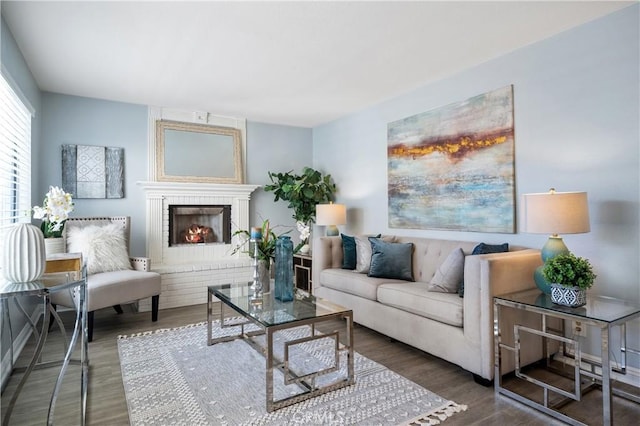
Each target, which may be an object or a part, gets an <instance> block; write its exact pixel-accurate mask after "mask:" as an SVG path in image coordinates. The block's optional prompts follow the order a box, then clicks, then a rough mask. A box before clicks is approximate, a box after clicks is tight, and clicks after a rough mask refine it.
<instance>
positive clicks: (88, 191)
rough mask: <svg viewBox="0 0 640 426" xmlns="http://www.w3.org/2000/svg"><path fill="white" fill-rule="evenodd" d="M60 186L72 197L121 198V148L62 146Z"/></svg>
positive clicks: (122, 149) (122, 150) (122, 183)
mask: <svg viewBox="0 0 640 426" xmlns="http://www.w3.org/2000/svg"><path fill="white" fill-rule="evenodd" d="M62 187H63V188H64V189H65V190H66V191H68V192H70V193H71V194H72V195H73V197H74V198H123V197H124V148H115V147H110V146H89V145H62Z"/></svg>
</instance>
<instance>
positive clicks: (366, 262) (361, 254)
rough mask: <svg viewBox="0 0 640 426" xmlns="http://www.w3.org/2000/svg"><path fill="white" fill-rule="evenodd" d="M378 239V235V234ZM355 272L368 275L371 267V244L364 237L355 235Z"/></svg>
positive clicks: (367, 238)
mask: <svg viewBox="0 0 640 426" xmlns="http://www.w3.org/2000/svg"><path fill="white" fill-rule="evenodd" d="M378 237H380V234H378ZM354 238H355V239H356V269H355V271H356V272H360V273H361V274H368V273H369V268H370V267H371V243H370V242H369V237H367V236H366V235H356V236H355V237H354Z"/></svg>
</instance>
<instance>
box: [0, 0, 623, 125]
mask: <svg viewBox="0 0 640 426" xmlns="http://www.w3.org/2000/svg"><path fill="white" fill-rule="evenodd" d="M633 3H635V2H613V1H599V2H595V1H570V2H521V1H518V2H515V1H512V2H506V1H500V2H479V1H467V2H458V1H454V2H452V1H449V2H431V1H423V2H398V1H387V2H361V1H349V2H345V1H339V2H323V1H317V2H310V1H298V2H232V1H217V2H214V1H200V2H184V1H172V2H152V1H142V2H131V1H128V2H127V1H121V2H60V1H45V2H31V1H28V2H18V1H6V0H5V1H2V3H1V6H0V7H1V8H2V15H3V16H4V18H5V20H6V22H7V24H8V26H9V28H10V30H11V32H12V33H13V35H14V37H15V39H16V41H17V43H18V46H19V47H20V50H21V51H22V53H23V55H24V57H25V59H26V61H27V63H28V65H29V68H30V69H31V71H32V73H33V76H34V77H35V79H36V81H37V82H38V85H39V86H40V88H41V89H42V90H44V91H50V92H57V93H64V94H70V95H77V96H86V97H91V98H99V99H108V100H114V101H123V102H131V103H137V104H145V105H154V106H164V107H170V108H180V109H187V110H193V111H206V112H212V113H214V114H219V115H229V116H236V117H245V118H247V119H249V120H252V121H261V122H268V123H279V124H288V125H295V126H304V127H313V126H316V125H318V124H322V123H326V122H328V121H331V120H334V119H336V118H339V117H341V116H344V115H346V114H349V113H352V112H354V111H358V110H361V109H363V108H366V107H368V106H371V105H374V104H376V103H379V102H381V101H383V100H386V99H389V98H392V97H394V96H397V95H399V94H402V93H405V92H408V91H410V90H412V89H414V88H416V87H420V86H422V85H424V84H426V83H429V82H431V81H434V80H438V79H442V78H444V77H447V76H449V75H451V74H453V73H456V72H459V71H461V70H464V69H466V68H469V67H472V66H474V65H476V64H479V63H482V62H485V61H488V60H490V59H492V58H495V57H497V56H499V55H502V54H504V53H506V52H509V51H513V50H515V49H518V48H520V47H522V46H525V45H528V44H531V43H533V42H536V41H538V40H541V39H544V38H547V37H550V36H552V35H554V34H557V33H559V32H561V31H564V30H566V29H569V28H571V27H574V26H577V25H580V24H582V23H584V22H588V21H591V20H593V19H596V18H598V17H600V16H603V15H606V14H609V13H611V12H613V11H615V10H618V9H621V8H623V7H626V6H628V5H630V4H633Z"/></svg>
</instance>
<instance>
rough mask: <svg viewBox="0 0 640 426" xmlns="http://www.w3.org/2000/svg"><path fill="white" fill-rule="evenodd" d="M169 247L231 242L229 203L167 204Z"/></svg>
mask: <svg viewBox="0 0 640 426" xmlns="http://www.w3.org/2000/svg"><path fill="white" fill-rule="evenodd" d="M168 237H169V247H174V246H181V245H194V244H231V206H230V205H175V204H174V205H169V233H168Z"/></svg>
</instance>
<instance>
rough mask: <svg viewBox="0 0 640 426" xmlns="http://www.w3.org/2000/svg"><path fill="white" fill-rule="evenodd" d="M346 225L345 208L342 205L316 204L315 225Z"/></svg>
mask: <svg viewBox="0 0 640 426" xmlns="http://www.w3.org/2000/svg"><path fill="white" fill-rule="evenodd" d="M346 223H347V208H346V206H345V205H344V204H317V205H316V224H317V225H324V226H328V225H344V224H346Z"/></svg>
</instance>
